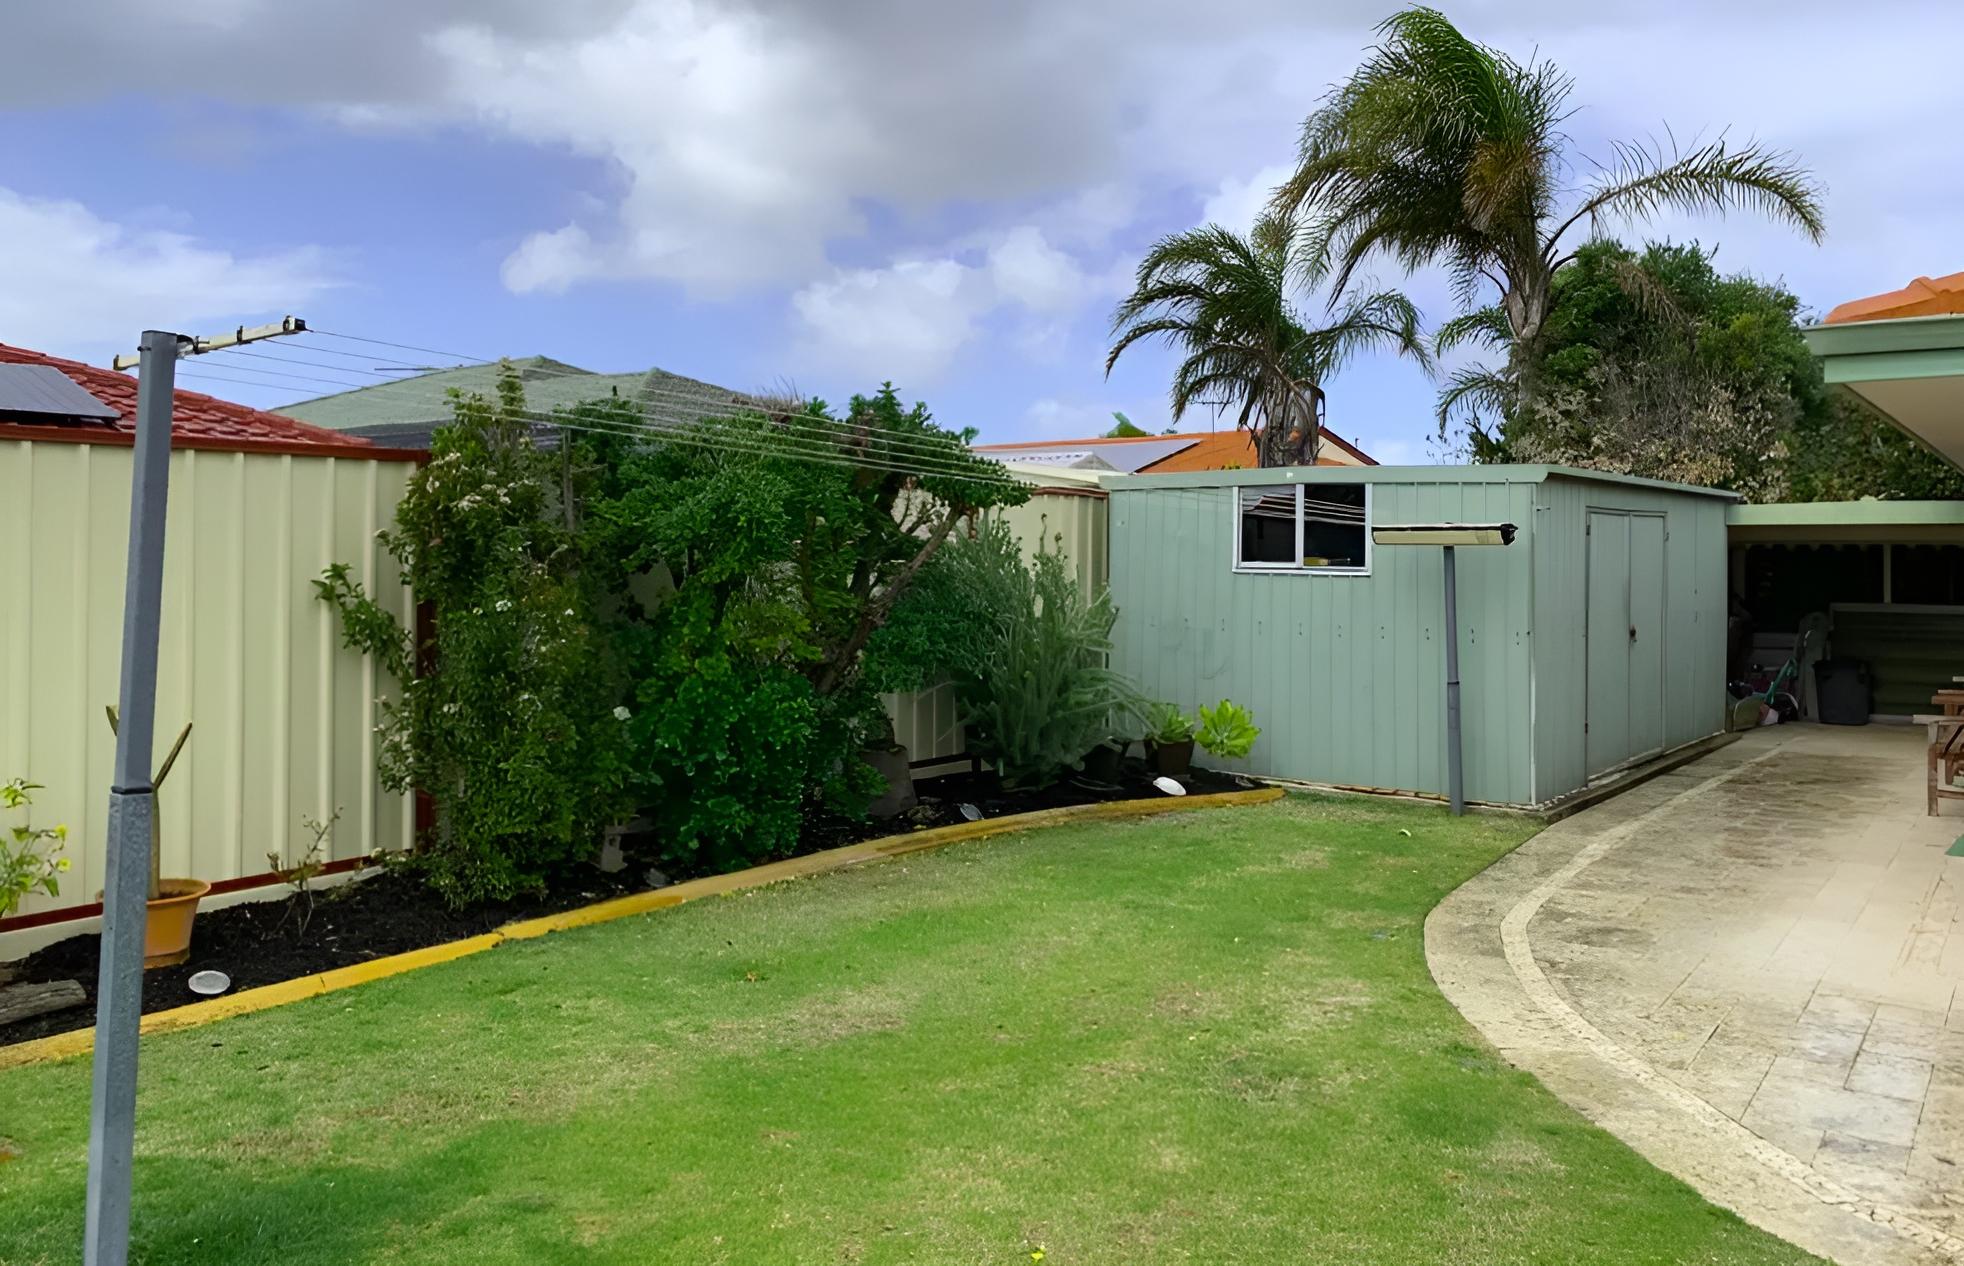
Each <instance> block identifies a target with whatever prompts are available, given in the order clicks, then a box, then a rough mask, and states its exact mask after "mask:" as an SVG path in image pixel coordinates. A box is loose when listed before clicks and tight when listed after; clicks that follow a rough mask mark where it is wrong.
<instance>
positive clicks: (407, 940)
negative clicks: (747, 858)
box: [0, 761, 1255, 1046]
mask: <svg viewBox="0 0 1964 1266" xmlns="http://www.w3.org/2000/svg"><path fill="white" fill-rule="evenodd" d="M1180 781H1181V782H1182V783H1184V784H1185V785H1186V787H1187V789H1188V790H1189V791H1190V792H1192V793H1193V794H1196V795H1198V794H1205V793H1208V792H1218V791H1237V790H1242V789H1245V788H1247V787H1251V786H1253V785H1255V784H1253V783H1250V782H1248V781H1247V780H1246V779H1242V778H1239V777H1235V776H1233V775H1229V774H1219V773H1214V772H1212V771H1208V770H1195V771H1193V772H1192V773H1191V774H1189V775H1183V776H1182V777H1181V779H1180ZM917 790H918V793H919V797H920V803H919V805H917V806H916V807H915V808H913V809H910V810H908V811H907V812H906V813H905V814H903V815H901V816H900V817H898V818H889V819H883V820H870V819H854V818H847V817H841V816H836V815H827V814H822V813H814V814H813V815H811V816H810V817H809V818H808V819H807V821H806V824H805V830H804V832H803V834H802V836H801V838H800V840H799V847H798V848H797V850H795V852H797V853H811V852H818V851H820V850H822V849H828V848H837V847H839V846H841V845H845V844H853V843H857V842H859V841H861V840H868V839H876V838H879V837H881V836H886V835H894V834H904V833H906V832H909V831H916V830H925V829H927V828H929V827H936V826H949V825H953V824H954V823H957V822H965V821H970V820H971V818H970V817H969V816H968V815H967V814H965V813H964V812H963V811H962V809H963V806H964V805H968V806H972V807H973V808H974V809H975V810H976V811H977V813H979V815H980V816H981V817H984V818H996V817H1003V816H1006V815H1008V814H1015V813H1031V812H1034V811H1036V810H1039V809H1052V808H1064V807H1068V806H1071V805H1079V804H1093V803H1098V802H1101V801H1108V800H1132V799H1142V798H1146V797H1161V796H1163V795H1164V793H1163V792H1161V791H1159V790H1157V789H1156V788H1154V787H1153V785H1152V775H1151V774H1150V773H1148V772H1147V771H1146V768H1145V766H1144V764H1143V763H1142V762H1139V761H1127V762H1126V763H1125V765H1124V766H1123V767H1122V768H1121V770H1120V771H1119V774H1118V776H1117V778H1116V779H1115V780H1113V781H1111V782H1100V783H1090V782H1085V781H1082V780H1066V781H1064V782H1061V783H1058V784H1056V785H1055V786H1051V787H1046V788H1042V789H1040V790H1035V791H1031V790H1021V789H1005V788H1004V787H1003V786H1002V784H1001V782H1000V781H999V780H998V779H997V778H995V777H994V776H993V775H990V774H982V773H963V774H958V775H953V776H950V777H945V778H936V779H930V780H924V781H922V782H920V783H919V784H918V786H917ZM645 843H647V842H645V841H644V844H645ZM760 860H761V859H760ZM649 867H650V862H649V860H648V858H647V857H639V856H635V855H633V854H632V853H631V854H630V857H629V860H628V864H627V866H626V867H625V868H624V869H622V870H620V871H618V872H615V873H612V874H608V873H604V872H602V871H600V870H599V869H598V868H596V867H591V866H581V867H577V868H574V869H573V870H571V871H569V872H568V873H566V874H565V875H563V876H561V877H560V878H559V879H558V880H556V881H555V882H554V883H553V884H552V885H551V886H550V887H549V888H548V889H547V890H546V891H544V892H541V893H536V894H532V895H528V896H525V897H522V898H519V899H516V900H513V901H507V902H495V903H487V904H484V905H477V906H472V907H469V908H468V909H464V910H452V909H450V908H449V907H448V906H446V905H444V904H443V902H442V900H441V899H440V898H438V897H437V896H436V895H435V894H434V893H432V892H431V891H430V890H429V889H428V888H427V887H425V886H424V885H423V884H422V882H421V881H419V880H418V879H416V878H415V877H414V876H413V875H410V874H405V873H395V872H392V873H387V874H379V875H376V876H374V877H372V878H369V879H365V880H362V881H360V882H357V883H350V884H344V885H341V886H339V887H335V888H328V889H322V890H319V891H317V892H316V893H315V894H314V907H313V915H312V917H311V919H310V921H309V922H308V925H307V930H306V933H305V935H304V936H302V935H296V933H295V924H294V920H293V919H292V918H290V917H289V916H288V913H287V911H288V903H287V902H286V901H285V900H281V899H275V900H270V901H253V902H247V903H244V904H241V905H235V906H228V907H225V908H223V909H215V910H205V911H203V912H202V913H200V914H199V915H198V919H197V923H196V925H195V930H194V933H193V936H192V940H191V957H190V958H189V959H188V960H187V961H185V962H184V963H182V964H180V965H178V966H176V967H166V968H160V969H158V970H156V971H151V972H145V973H144V976H143V1009H144V1011H145V1012H151V1011H162V1010H168V1009H169V1008H171V1007H180V1006H184V1005H185V1004H187V1003H191V1002H196V1001H198V1000H199V999H198V996H197V995H196V994H194V993H192V992H191V989H190V984H189V982H190V979H191V977H192V975H193V974H195V973H197V972H200V971H205V970H207V969H209V970H214V971H221V972H224V973H225V974H226V975H227V976H229V977H231V981H232V985H231V988H232V990H233V991H237V990H240V989H252V988H257V987H258V986H261V985H271V984H277V983H278V982H280V981H283V980H292V979H295V978H296V977H300V976H311V975H314V974H316V973H319V972H323V971H329V970H332V969H334V968H336V967H346V966H349V965H351V964H354V963H362V962H366V961H368V960H370V959H374V958H383V957H386V956H388V955H391V954H401V953H405V952H407V951H409V950H416V949H422V948H424V947H426V946H430V945H440V944H443V943H444V942H446V941H457V940H462V939H464V938H466V937H471V936H479V935H482V934H483V933H486V932H491V931H495V930H496V929H497V928H499V927H501V926H502V925H504V924H506V923H510V922H512V921H514V920H518V919H529V918H535V917H538V916H540V915H546V914H556V913H558V912H560V911H562V910H571V909H576V908H578V907H580V906H584V905H591V904H592V903H594V902H597V901H605V900H608V899H609V898H613V897H619V896H625V895H627V894H628V893H632V892H640V891H644V890H645V889H647V888H648V887H649V886H650V883H649ZM655 877H656V878H666V879H670V880H682V879H690V878H695V877H696V876H695V875H692V874H689V873H684V872H679V871H676V870H674V869H669V870H667V871H666V873H665V874H658V875H656V876H655ZM99 950H100V938H99V937H98V936H97V935H96V934H95V933H93V932H90V933H84V934H81V935H77V936H72V937H69V938H68V939H67V940H63V941H58V942H56V943H55V944H53V945H50V946H48V947H46V948H45V949H42V950H39V951H37V952H35V953H34V954H31V955H29V956H28V957H27V958H24V959H22V960H20V961H19V962H16V963H12V964H8V965H7V968H8V970H9V971H10V972H11V979H10V982H9V983H23V984H25V983H36V982H42V981H55V980H73V981H76V982H77V983H79V984H80V985H81V986H82V988H83V991H84V992H85V994H86V996H87V1002H86V1003H85V1004H84V1005H80V1006H74V1007H70V1008H68V1009H66V1010H63V1011H57V1012H53V1013H50V1014H47V1015H40V1016H34V1017H31V1018H29V1019H26V1020H21V1021H19V1022H17V1023H14V1024H10V1025H5V1026H0V1046H7V1045H11V1044H13V1043H16V1042H25V1041H29V1040H31V1039H33V1038H37V1037H46V1036H48V1035H50V1034H54V1033H65V1032H68V1031H70V1030H72V1029H80V1028H86V1027H88V1026H89V1025H91V1024H94V1023H95V992H96V973H97V967H98V954H99ZM820 1027H824V1026H820Z"/></svg>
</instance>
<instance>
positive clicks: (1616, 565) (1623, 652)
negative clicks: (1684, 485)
mask: <svg viewBox="0 0 1964 1266" xmlns="http://www.w3.org/2000/svg"><path fill="white" fill-rule="evenodd" d="M1588 601H1589V626H1588V627H1589V632H1588V638H1589V667H1588V672H1589V682H1588V704H1587V707H1588V716H1587V718H1586V722H1585V725H1584V732H1585V737H1586V739H1587V747H1588V756H1589V776H1590V777H1591V778H1593V777H1595V776H1596V775H1597V774H1600V773H1602V772H1603V771H1604V770H1606V769H1614V768H1616V767H1617V766H1618V765H1621V764H1622V763H1623V762H1624V761H1626V760H1628V759H1629V757H1630V633H1629V626H1630V516H1629V515H1627V514H1605V513H1603V512H1601V511H1594V510H1592V511H1590V513H1589V599H1588Z"/></svg>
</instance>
